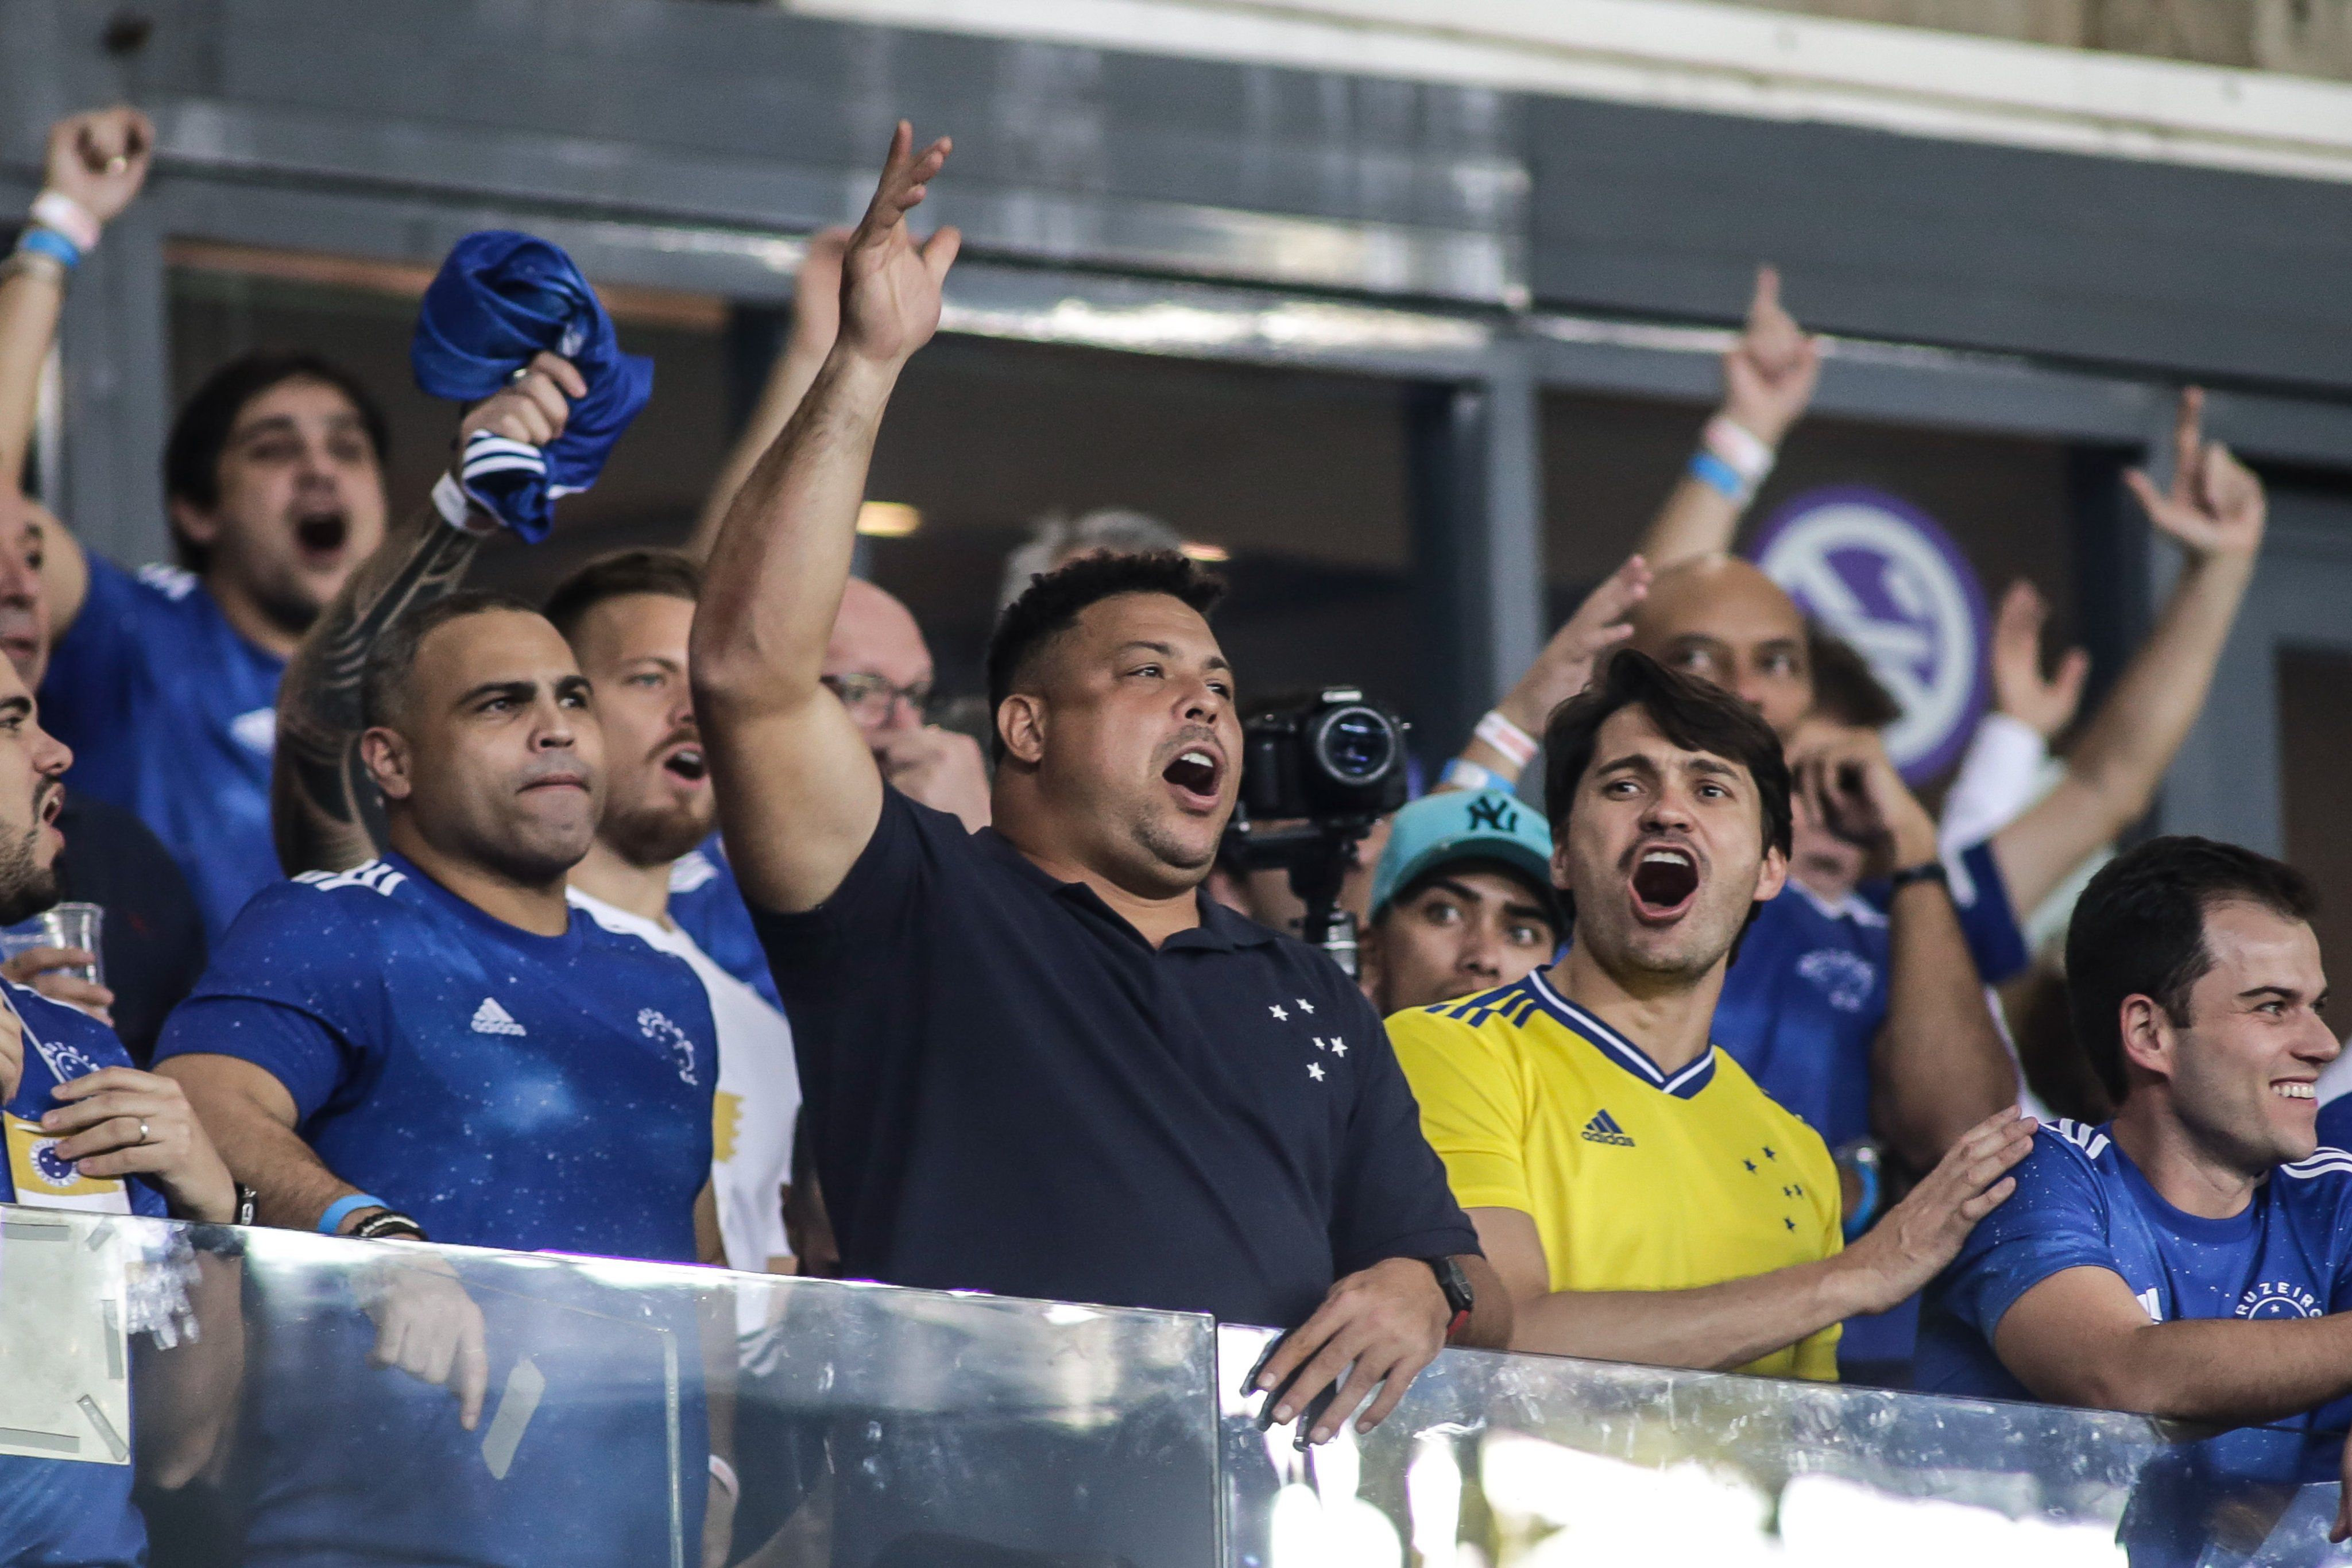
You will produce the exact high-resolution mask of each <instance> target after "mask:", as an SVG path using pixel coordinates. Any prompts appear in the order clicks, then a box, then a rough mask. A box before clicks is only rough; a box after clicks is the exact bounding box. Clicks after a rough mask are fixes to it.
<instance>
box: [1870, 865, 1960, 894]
mask: <svg viewBox="0 0 2352 1568" xmlns="http://www.w3.org/2000/svg"><path fill="white" fill-rule="evenodd" d="M1886 880H1887V881H1888V882H1890V883H1894V884H1895V892H1897V893H1900V892H1902V891H1903V890H1904V889H1905V888H1906V887H1908V886H1910V885H1911V884H1912V883H1915V882H1932V883H1941V884H1942V885H1943V886H1944V887H1946V888H1949V887H1950V886H1951V885H1952V873H1950V872H1948V871H1946V870H1945V869H1944V862H1942V861H1921V862H1919V863H1918V864H1917V865H1906V866H1905V867H1903V868H1902V869H1901V870H1899V871H1897V872H1896V873H1895V874H1894V875H1893V876H1890V877H1888V878H1887V879H1886Z"/></svg>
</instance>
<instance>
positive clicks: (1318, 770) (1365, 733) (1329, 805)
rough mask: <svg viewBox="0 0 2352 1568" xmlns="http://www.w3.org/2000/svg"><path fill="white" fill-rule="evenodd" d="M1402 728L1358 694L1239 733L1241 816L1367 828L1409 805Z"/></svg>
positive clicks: (1269, 716) (1337, 693)
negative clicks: (1359, 823)
mask: <svg viewBox="0 0 2352 1568" xmlns="http://www.w3.org/2000/svg"><path fill="white" fill-rule="evenodd" d="M1409 729H1410V726H1408V725H1407V724H1406V723H1405V721H1404V720H1403V719H1402V718H1400V717H1398V716H1396V715H1395V714H1393V713H1391V712H1390V711H1389V710H1388V709H1387V708H1386V707H1385V706H1381V704H1380V703H1378V702H1375V701H1373V700H1372V699H1371V698H1370V697H1367V696H1366V695H1364V694H1363V693H1362V692H1361V691H1359V690H1358V689H1357V688H1355V687H1354V686H1327V687H1325V688H1324V689H1323V690H1322V691H1320V692H1318V693H1317V694H1316V695H1314V696H1312V697H1310V698H1308V699H1307V700H1306V701H1305V702H1302V703H1298V704H1296V705H1294V706H1290V707H1286V708H1279V709H1276V710H1275V711H1273V712H1271V713H1262V714H1259V715H1257V716H1255V717H1254V718H1251V719H1249V720H1247V721H1246V722H1244V724H1243V726H1242V780H1241V803H1242V810H1244V812H1245V813H1246V814H1247V816H1248V818H1249V819H1250V820H1251V821H1261V822H1266V821H1295V820H1298V819H1305V820H1307V821H1318V822H1328V821H1334V820H1344V819H1349V818H1359V817H1360V818H1364V819H1366V820H1368V821H1369V820H1370V819H1372V818H1376V817H1381V816H1385V815H1387V814H1388V813H1389V812H1391V811H1393V810H1396V809H1397V808H1398V807H1400V806H1402V805H1403V804H1404V799H1405V783H1406V778H1405V766H1406V765H1405V737H1406V734H1407V733H1408V731H1409Z"/></svg>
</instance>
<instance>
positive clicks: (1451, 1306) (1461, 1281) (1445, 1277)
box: [1423, 1258, 1478, 1344]
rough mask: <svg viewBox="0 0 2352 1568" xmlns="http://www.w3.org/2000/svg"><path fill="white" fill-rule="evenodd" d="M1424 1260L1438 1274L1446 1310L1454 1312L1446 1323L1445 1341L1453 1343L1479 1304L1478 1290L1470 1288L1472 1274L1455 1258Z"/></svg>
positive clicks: (1438, 1284)
mask: <svg viewBox="0 0 2352 1568" xmlns="http://www.w3.org/2000/svg"><path fill="white" fill-rule="evenodd" d="M1423 1262H1425V1263H1427V1264H1428V1265H1429V1271H1430V1272H1431V1273H1433V1274H1434V1275H1436V1276H1437V1288H1438V1289H1439V1290H1440V1291H1444V1293H1445V1307H1446V1310H1447V1311H1448V1312H1452V1313H1453V1314H1454V1315H1453V1317H1452V1318H1451V1319H1449V1320H1448V1321H1447V1322H1446V1324H1445V1343H1448V1344H1452V1343H1454V1335H1455V1334H1458V1333H1461V1332H1462V1331H1463V1329H1464V1328H1465V1327H1467V1326H1468V1324H1469V1322H1470V1311H1471V1309H1472V1308H1473V1307H1475V1306H1476V1305H1477V1304H1478V1295H1477V1292H1476V1291H1473V1290H1471V1288H1470V1276H1469V1275H1467V1274H1465V1273H1464V1272H1463V1271H1462V1265H1461V1264H1459V1263H1456V1262H1455V1261H1454V1260H1453V1259H1451V1258H1425V1259H1423Z"/></svg>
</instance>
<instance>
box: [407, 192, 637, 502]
mask: <svg viewBox="0 0 2352 1568" xmlns="http://www.w3.org/2000/svg"><path fill="white" fill-rule="evenodd" d="M541 350H546V351H547V352H549V353H552V354H555V355H558V356H560V357H561V358H563V359H566V360H569V361H572V364H573V365H575V366H577V367H578V368H579V371H580V374H581V375H582V377H583V378H584V379H585V380H586V381H587V382H588V395H587V396H586V397H583V398H582V399H580V400H579V401H578V402H575V403H573V404H572V414H571V418H570V420H569V422H568V423H566V424H565V425H564V427H563V434H561V435H559V436H557V437H556V438H555V439H554V440H553V441H551V442H550V443H549V444H548V445H547V447H546V449H545V451H543V452H542V451H541V449H540V448H538V447H536V446H530V445H528V444H524V443H522V442H520V441H510V440H508V439H506V438H505V437H503V436H498V435H492V434H488V433H487V432H483V433H478V434H475V435H474V436H473V437H472V438H471V439H470V440H469V441H467V444H466V450H465V452H464V454H463V455H462V462H461V465H460V477H461V478H462V479H463V481H464V483H465V486H466V493H467V495H469V496H471V497H473V498H474V499H475V500H476V501H477V502H478V503H480V504H481V505H482V506H483V507H487V508H488V509H489V511H490V512H492V513H493V514H494V515H495V516H496V517H498V519H499V521H500V522H502V523H504V524H505V525H506V526H507V527H508V528H512V529H513V530H514V531H515V532H516V533H518V534H520V535H521V536H522V537H523V538H526V539H530V540H531V541H533V542H537V541H538V540H540V539H542V538H546V537H547V530H548V528H549V525H550V524H551V522H552V521H553V517H554V504H555V498H556V497H558V496H568V495H571V494H572V493H573V492H575V491H579V490H585V489H586V488H588V486H591V485H593V484H594V483H595V482H596V476H597V475H599V474H601V473H603V472H604V458H605V456H606V455H607V454H609V453H610V452H611V451H612V450H613V443H614V442H615V441H618V440H619V439H621V433H622V432H623V431H625V430H626V429H628V428H629V422H630V421H631V420H633V419H635V418H636V417H637V411H638V410H639V409H641V408H643V407H645V406H646V398H648V397H650V396H651V395H652V394H653V390H654V362H653V361H651V360H648V359H646V358H645V357H644V356H643V355H641V354H625V353H623V352H621V347H620V342H619V340H617V339H616V338H615V337H614V332H613V319H612V318H611V317H609V316H607V315H605V314H604V306H603V305H602V304H600V303H598V301H597V298H596V291H595V290H594V289H593V288H591V287H588V280H587V279H586V278H584V277H581V276H580V269H579V268H578V267H574V266H572V258H571V257H570V256H566V255H564V254H563V252H562V250H560V249H558V248H557V247H556V246H551V245H550V244H548V243H547V242H546V241H545V240H543V239H533V238H532V237H531V236H530V235H526V234H516V233H514V232H512V231H511V230H508V229H485V230H483V231H482V232H481V233H479V234H470V235H467V236H466V237H465V238H464V239H461V240H459V241H458V242H457V248H455V249H454V250H452V251H450V253H449V257H448V259H447V260H446V261H444V262H443V263H442V264H441V271H440V272H439V274H438V275H437V276H436V277H434V279H433V283H432V286H431V287H428V288H426V289H425V303H424V305H423V307H422V308H420V309H419V310H418V311H417V314H416V336H415V340H413V341H412V342H411V343H410V345H409V350H408V358H409V363H410V364H411V365H412V366H414V367H415V371H416V384H417V385H418V386H420V387H423V388H424V389H425V392H427V393H429V394H430V395H432V396H434V397H439V398H449V399H452V400H455V401H457V402H478V401H479V400H481V399H483V398H486V397H488V396H490V395H491V394H492V393H493V392H498V391H499V390H500V389H501V388H503V387H505V386H506V384H507V382H508V379H509V377H511V376H512V375H513V374H514V372H515V371H519V370H520V369H522V368H523V367H524V366H525V365H528V364H529V363H530V361H531V356H532V355H534V354H537V353H539V352H540V351H541Z"/></svg>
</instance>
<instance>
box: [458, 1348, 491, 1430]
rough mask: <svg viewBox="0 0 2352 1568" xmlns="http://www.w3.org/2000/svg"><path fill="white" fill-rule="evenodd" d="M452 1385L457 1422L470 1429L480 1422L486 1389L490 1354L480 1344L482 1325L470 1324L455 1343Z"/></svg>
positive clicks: (488, 1381) (488, 1379)
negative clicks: (463, 1334) (455, 1359)
mask: <svg viewBox="0 0 2352 1568" xmlns="http://www.w3.org/2000/svg"><path fill="white" fill-rule="evenodd" d="M451 1386H453V1387H454V1388H456V1389H457V1425H459V1426H460V1427H464V1428H465V1429H466V1430H467V1431H468V1432H470V1431H472V1430H473V1429H474V1428H475V1427H477V1426H478V1425H479V1424H480V1423H481V1419H482V1396H484V1395H485V1394H487V1393H488V1391H489V1386H490V1356H489V1352H488V1351H487V1350H485V1349H484V1348H483V1345H482V1325H481V1324H480V1323H478V1322H477V1323H474V1324H472V1325H470V1326H469V1327H468V1328H467V1331H466V1336H465V1339H464V1341H463V1343H460V1344H459V1345H458V1346H457V1369H456V1371H455V1372H454V1373H453V1374H452V1377H451Z"/></svg>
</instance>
